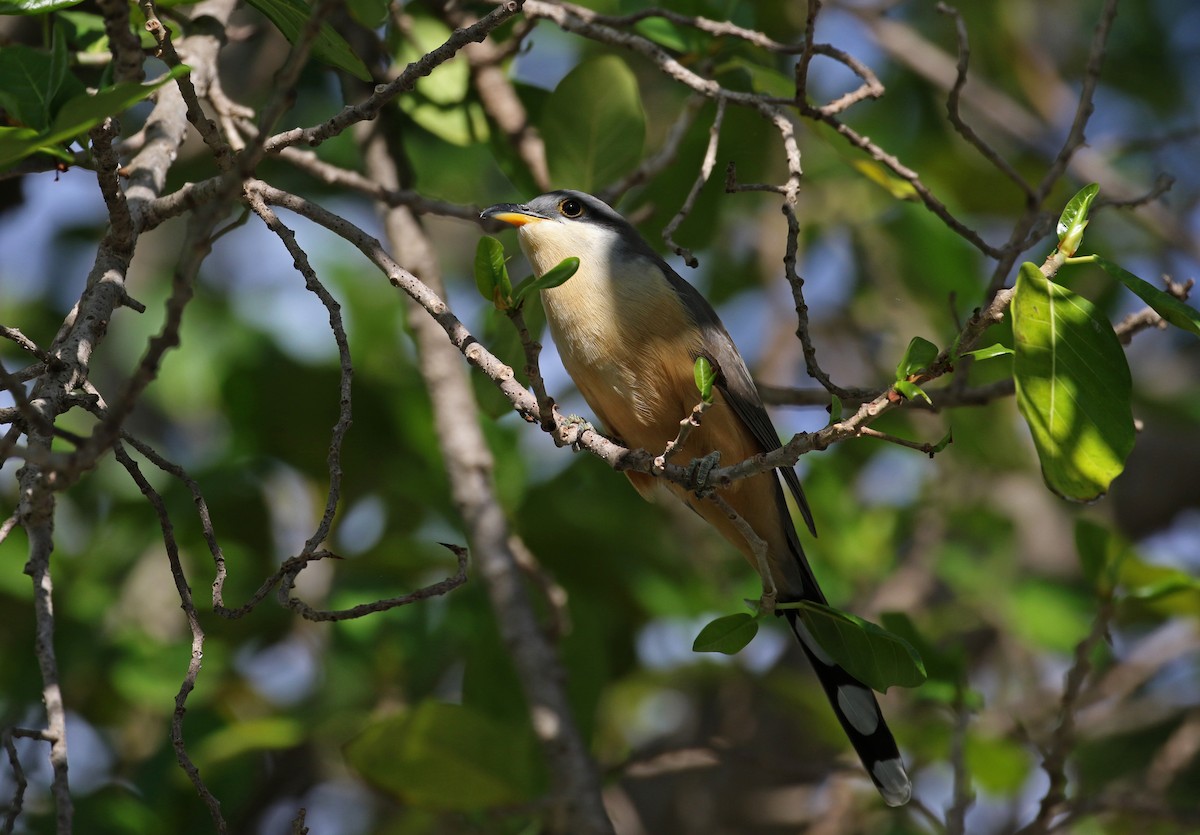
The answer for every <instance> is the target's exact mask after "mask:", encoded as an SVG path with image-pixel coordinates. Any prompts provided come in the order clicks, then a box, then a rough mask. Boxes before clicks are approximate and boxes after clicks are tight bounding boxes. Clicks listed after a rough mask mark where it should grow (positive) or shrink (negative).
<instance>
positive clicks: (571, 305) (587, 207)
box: [483, 191, 912, 806]
mask: <svg viewBox="0 0 1200 835" xmlns="http://www.w3.org/2000/svg"><path fill="white" fill-rule="evenodd" d="M483 217H485V218H495V219H496V220H500V221H503V222H505V223H509V224H512V225H513V226H515V227H517V229H518V238H519V239H520V242H521V249H522V250H524V252H525V255H526V256H527V257H528V258H529V261H530V263H531V264H532V266H533V271H534V273H536V274H538V275H541V274H542V273H544V272H546V271H547V270H549V269H551V268H552V267H554V266H555V265H557V264H558V263H559V262H560V261H562V260H563V259H564V258H567V257H569V256H576V257H578V258H579V270H578V272H576V273H575V275H574V276H572V277H571V278H570V279H569V280H568V281H567V282H566V283H564V284H561V285H560V286H558V287H554V288H551V289H547V290H543V291H542V304H543V306H544V307H545V310H546V320H547V322H548V323H549V326H550V335H551V336H552V337H553V339H554V344H555V345H556V346H558V352H559V355H560V356H561V357H562V361H563V365H564V366H566V369H567V373H568V374H570V375H571V378H572V379H573V380H574V381H575V384H576V385H577V386H578V387H579V391H580V393H581V394H582V395H583V397H584V399H585V400H586V401H587V403H588V405H589V406H590V407H591V408H592V409H593V410H594V411H595V414H596V417H597V418H599V420H600V422H601V424H602V425H603V426H604V428H605V430H606V431H607V432H609V433H611V434H612V435H614V436H615V437H616V438H617V439H618V440H620V441H621V442H622V443H624V444H625V445H626V446H628V447H630V448H635V449H636V448H638V447H641V448H643V449H647V450H650V451H653V452H661V451H662V450H663V449H664V447H665V446H666V444H667V442H668V441H670V440H672V439H674V438H675V437H676V435H677V434H678V433H679V426H680V421H681V420H682V419H683V418H685V417H687V416H688V415H689V414H690V413H691V411H692V407H693V406H695V405H696V403H697V402H698V401H699V399H700V395H699V392H698V391H697V389H696V383H695V380H694V376H693V365H694V363H695V361H696V359H697V358H698V357H705V358H706V359H708V361H709V362H710V363H711V364H712V367H713V369H714V370H715V371H716V374H717V379H716V385H715V386H714V394H713V400H714V402H713V405H712V407H711V408H709V409H708V411H707V412H705V414H704V417H703V420H702V422H701V424H700V426H699V427H697V428H696V429H694V431H693V432H692V433H691V434H690V435H689V436H688V437H687V440H686V442H685V443H684V444H683V446H682V448H681V449H680V453H679V455H680V460H687V459H700V458H703V457H706V456H710V455H711V454H712V453H713V452H719V453H720V455H721V457H722V458H723V459H724V461H725V462H726V463H729V464H732V463H736V462H738V461H742V460H744V459H746V458H750V457H751V456H754V455H758V454H760V453H763V452H769V451H771V450H774V449H778V448H779V446H780V441H779V436H778V435H777V434H776V432H775V427H774V426H772V424H771V419H770V418H769V417H768V416H767V412H766V410H765V409H764V408H763V404H762V400H761V398H760V397H759V395H758V391H757V390H756V389H755V387H754V381H753V380H752V379H751V378H750V372H749V371H748V370H747V368H746V363H745V361H744V360H743V359H742V357H741V355H740V354H739V353H738V350H737V348H736V347H735V346H734V344H733V340H732V339H730V337H729V333H728V332H727V331H726V330H725V327H724V325H722V324H721V320H720V319H719V318H717V314H716V312H715V311H714V310H713V309H712V306H711V305H709V303H708V302H707V301H705V299H704V297H703V296H701V295H700V293H699V292H697V291H696V290H695V288H693V287H692V286H691V285H690V284H688V283H687V282H686V281H684V280H683V279H682V278H680V277H679V275H678V274H677V273H676V272H675V271H674V270H672V269H671V268H670V267H669V266H668V265H667V263H666V262H665V261H663V259H662V258H660V257H659V256H658V255H657V254H655V252H654V250H653V249H651V248H650V245H649V244H647V243H646V241H645V240H644V239H643V238H642V237H641V236H640V235H639V234H638V233H637V231H636V230H635V229H634V228H633V226H632V225H630V224H629V222H628V221H626V220H625V219H624V218H623V217H621V216H620V215H619V214H617V213H616V212H615V211H614V210H613V209H612V208H610V207H609V206H608V205H606V204H605V203H603V202H602V201H600V200H598V199H597V198H595V197H593V196H591V195H590V194H584V193H582V192H578V191H554V192H550V193H549V194H543V195H541V196H540V197H537V198H535V199H533V200H531V201H530V202H529V203H527V204H525V205H516V204H512V203H504V204H501V205H497V206H492V207H491V208H489V209H487V210H486V211H484V212H483ZM779 472H780V473H782V475H783V480H784V482H785V483H786V484H787V486H788V488H789V489H790V490H791V493H792V495H793V496H795V499H796V504H797V506H798V508H799V510H800V513H801V514H802V515H803V517H804V521H805V522H806V523H807V525H808V527H809V529H810V530H811V531H813V533H814V534H815V532H816V531H815V528H814V527H813V520H812V513H811V511H810V510H809V508H808V502H807V501H806V500H805V498H804V492H803V491H802V490H801V489H800V480H799V478H798V477H797V476H796V473H795V471H794V470H793V469H792V468H791V467H784V468H782V469H780V470H779ZM628 475H629V480H630V481H632V482H633V486H634V487H636V488H637V490H638V492H640V493H641V494H642V495H643V496H645V497H647V498H649V496H650V494H651V492H652V491H653V490H654V487H655V485H656V484H659V483H663V484H665V485H666V486H667V487H668V488H669V489H670V490H671V491H672V492H673V493H674V494H675V495H676V496H678V497H679V498H680V499H682V500H683V501H684V502H685V503H686V504H687V505H688V506H689V507H690V508H691V509H692V510H694V511H695V512H696V513H698V514H699V515H700V516H701V517H703V518H704V519H705V520H706V521H707V522H708V523H709V524H711V525H712V526H713V527H714V528H716V529H717V530H718V531H719V532H720V534H721V535H722V536H723V537H725V539H727V540H728V541H729V542H730V543H731V544H732V545H733V546H734V547H735V548H737V549H738V550H739V551H741V552H742V554H744V555H745V556H746V558H747V559H748V560H749V561H750V564H751V565H752V566H754V567H755V569H756V570H758V567H759V564H760V563H759V559H758V557H757V556H756V555H755V553H754V551H753V549H752V548H751V546H750V544H749V543H748V542H747V541H746V538H745V537H743V535H742V534H741V532H740V531H739V529H738V527H737V525H736V523H735V522H734V521H733V520H731V519H730V518H729V516H728V514H727V513H725V512H723V511H722V510H721V508H720V507H719V506H718V505H717V504H715V503H714V502H711V501H708V500H707V499H704V498H700V497H699V496H697V495H696V493H695V491H692V490H688V489H687V488H685V487H683V486H681V485H678V484H675V483H674V482H670V481H667V480H665V479H657V478H655V477H653V476H651V475H649V474H646V473H639V472H630V473H628ZM719 494H720V495H721V496H722V497H723V498H724V499H725V500H726V501H727V502H728V504H729V505H730V506H732V508H733V509H734V510H735V511H737V513H738V514H739V515H740V516H741V517H742V519H743V520H745V521H746V522H747V523H749V525H750V527H751V528H752V529H753V530H754V532H755V533H756V534H757V535H758V536H759V537H760V538H761V539H763V540H765V542H766V545H767V560H766V563H767V567H768V569H769V571H770V574H771V577H770V580H773V581H774V586H775V588H776V589H777V593H778V599H779V602H789V601H799V600H814V601H818V602H821V603H824V602H825V595H824V594H822V592H821V589H820V587H819V586H818V585H817V581H816V578H815V577H814V576H813V573H812V569H811V568H809V565H808V561H807V560H806V559H805V557H804V551H803V549H802V548H801V547H800V537H799V535H798V534H797V532H796V528H795V526H794V525H793V524H792V520H791V516H790V514H789V513H788V508H787V503H786V501H785V499H784V493H783V489H782V487H781V485H780V482H779V478H778V476H776V474H775V473H774V472H768V473H763V474H761V475H757V476H753V477H751V478H747V479H743V480H741V481H737V482H734V483H733V484H732V485H730V486H728V487H725V488H722V489H721V490H720V491H719ZM767 584H768V581H767V579H766V578H764V586H766V585H767ZM783 611H784V614H785V615H786V616H787V619H788V623H790V624H791V627H792V631H793V632H795V633H796V637H797V638H798V639H799V641H800V645H801V646H802V647H803V648H804V653H805V654H806V655H807V656H808V659H809V661H810V662H811V663H812V666H813V668H814V669H815V670H816V673H817V677H818V678H819V679H820V681H821V685H822V687H823V688H824V690H825V695H826V696H828V697H829V701H830V703H831V704H832V705H833V710H834V712H835V713H836V714H837V718H838V720H839V721H840V722H841V724H842V727H843V728H844V729H845V732H846V734H847V736H849V737H850V742H851V743H852V744H853V745H854V749H855V750H856V751H857V752H858V755H859V757H860V758H861V759H862V762H863V765H864V766H865V767H866V769H867V773H868V774H870V776H871V779H872V780H873V781H874V783H875V785H876V786H877V787H878V789H879V791H880V793H881V794H882V795H883V799H884V800H885V801H887V803H888V804H890V805H892V806H899V805H901V804H903V803H906V802H907V801H908V799H909V796H910V795H911V793H912V787H911V784H910V782H909V779H908V775H907V773H906V772H905V770H904V763H903V761H902V760H901V759H900V753H899V751H898V750H897V748H896V742H895V740H894V739H893V738H892V733H891V731H890V730H889V729H888V726H887V723H886V722H885V721H884V719H883V715H882V713H881V712H880V710H879V704H878V702H877V701H876V699H875V695H874V694H873V693H872V692H871V690H870V688H868V687H867V686H865V685H864V684H863V683H862V682H860V681H859V680H858V679H856V678H854V676H852V675H850V674H849V673H848V672H846V670H844V669H843V668H842V667H840V666H838V665H837V664H836V663H835V662H834V660H833V659H832V658H831V657H830V656H829V654H828V653H827V652H826V651H825V650H824V649H823V648H822V647H821V645H820V644H819V643H817V641H816V640H815V639H814V637H813V635H812V634H811V633H810V632H809V630H808V629H807V628H806V627H805V625H804V623H803V622H802V621H801V620H800V619H799V617H798V616H797V613H796V611H795V610H791V609H786V610H783Z"/></svg>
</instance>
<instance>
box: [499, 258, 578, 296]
mask: <svg viewBox="0 0 1200 835" xmlns="http://www.w3.org/2000/svg"><path fill="white" fill-rule="evenodd" d="M578 270H579V259H578V258H576V257H575V256H574V255H570V256H568V257H566V258H564V259H562V260H561V261H559V262H558V263H557V264H555V265H554V266H553V267H551V268H550V269H548V270H546V272H544V273H542V274H541V275H539V276H534V277H533V278H530V279H529V280H527V281H522V282H521V284H520V286H519V287H517V290H516V293H515V294H514V296H513V301H514V303H516V304H520V303H521V302H523V301H524V300H525V297H526V296H528V295H529V294H530V293H533V292H536V291H539V290H549V289H550V288H551V287H557V286H558V285H560V284H565V283H566V281H567V279H569V278H570V277H571V276H573V275H575V273H576V272H577V271H578Z"/></svg>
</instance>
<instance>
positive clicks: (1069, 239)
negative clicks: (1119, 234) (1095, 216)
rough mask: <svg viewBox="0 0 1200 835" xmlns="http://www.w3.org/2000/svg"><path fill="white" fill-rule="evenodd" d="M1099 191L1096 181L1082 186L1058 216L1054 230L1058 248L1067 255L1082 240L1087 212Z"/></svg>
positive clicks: (1086, 222) (1072, 252)
mask: <svg viewBox="0 0 1200 835" xmlns="http://www.w3.org/2000/svg"><path fill="white" fill-rule="evenodd" d="M1099 192H1100V186H1098V185H1097V184H1096V183H1092V184H1090V185H1086V186H1084V187H1083V188H1081V189H1080V190H1079V192H1078V193H1077V194H1076V195H1075V196H1074V197H1072V198H1071V200H1070V202H1069V203H1067V205H1066V208H1064V209H1063V211H1062V215H1060V216H1059V218H1058V227H1057V228H1056V230H1055V231H1057V232H1058V249H1059V251H1060V252H1062V253H1063V254H1065V255H1067V256H1068V257H1069V256H1071V255H1074V254H1075V250H1077V249H1079V243H1080V241H1082V240H1083V230H1084V228H1085V227H1086V226H1087V224H1088V212H1089V211H1090V210H1091V208H1092V201H1093V200H1095V199H1096V195H1097V194H1098V193H1099Z"/></svg>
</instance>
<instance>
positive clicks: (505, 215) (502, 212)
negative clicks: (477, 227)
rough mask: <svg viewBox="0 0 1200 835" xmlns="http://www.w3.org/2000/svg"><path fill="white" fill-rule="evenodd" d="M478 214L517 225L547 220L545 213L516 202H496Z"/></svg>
mask: <svg viewBox="0 0 1200 835" xmlns="http://www.w3.org/2000/svg"><path fill="white" fill-rule="evenodd" d="M479 216H480V217H482V218H488V219H490V220H499V221H501V222H503V223H508V224H511V225H512V226H517V227H520V226H524V225H525V224H527V223H537V222H538V221H542V220H549V218H548V217H546V216H545V215H543V214H539V213H538V212H535V211H534V210H533V209H531V208H529V207H528V206H521V205H518V204H517V203H497V204H496V205H495V206H489V207H488V208H486V209H484V210H483V211H482V212H480V214H479Z"/></svg>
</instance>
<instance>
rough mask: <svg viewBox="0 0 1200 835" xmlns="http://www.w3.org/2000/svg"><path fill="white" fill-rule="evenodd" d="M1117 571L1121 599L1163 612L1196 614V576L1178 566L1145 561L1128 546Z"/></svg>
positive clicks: (1199, 606)
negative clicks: (1128, 548) (1173, 566)
mask: <svg viewBox="0 0 1200 835" xmlns="http://www.w3.org/2000/svg"><path fill="white" fill-rule="evenodd" d="M1117 575H1118V576H1117V585H1118V586H1119V587H1120V588H1121V590H1122V591H1123V592H1124V595H1123V598H1122V599H1123V600H1127V601H1137V602H1138V603H1139V604H1141V606H1142V607H1143V608H1145V607H1150V608H1151V609H1153V610H1154V611H1156V612H1158V613H1159V614H1163V615H1169V614H1187V615H1188V616H1189V617H1196V612H1197V611H1198V610H1200V579H1197V578H1196V577H1193V576H1192V575H1190V574H1188V573H1186V572H1184V571H1181V570H1180V569H1178V568H1172V567H1171V566H1167V565H1155V564H1154V563H1149V562H1146V561H1145V560H1142V559H1141V558H1140V557H1139V556H1138V555H1137V554H1136V553H1134V552H1133V551H1132V549H1130V552H1129V553H1128V554H1127V555H1126V556H1125V558H1124V559H1122V560H1121V562H1120V565H1119V567H1118V568H1117Z"/></svg>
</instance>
